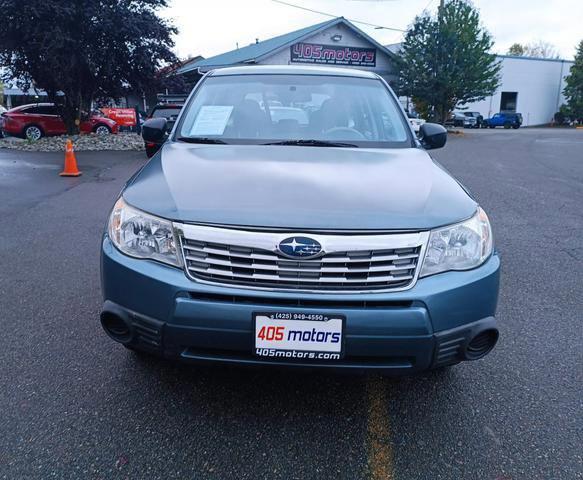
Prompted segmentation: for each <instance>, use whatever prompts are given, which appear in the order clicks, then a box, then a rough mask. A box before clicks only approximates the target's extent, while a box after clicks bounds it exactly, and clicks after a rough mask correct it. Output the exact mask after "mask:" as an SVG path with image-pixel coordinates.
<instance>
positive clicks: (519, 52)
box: [508, 43, 526, 57]
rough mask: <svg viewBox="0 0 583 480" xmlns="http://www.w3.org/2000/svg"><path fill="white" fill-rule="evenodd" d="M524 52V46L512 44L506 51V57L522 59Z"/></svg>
mask: <svg viewBox="0 0 583 480" xmlns="http://www.w3.org/2000/svg"><path fill="white" fill-rule="evenodd" d="M525 52H526V49H525V48H524V45H521V44H520V43H513V44H512V45H511V46H510V48H509V49H508V55H512V56H513V57H523V56H524V54H525Z"/></svg>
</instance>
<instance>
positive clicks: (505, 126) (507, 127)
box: [504, 122, 512, 130]
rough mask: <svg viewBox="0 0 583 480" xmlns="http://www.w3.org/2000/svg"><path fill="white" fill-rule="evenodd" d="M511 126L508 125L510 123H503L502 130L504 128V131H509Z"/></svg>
mask: <svg viewBox="0 0 583 480" xmlns="http://www.w3.org/2000/svg"><path fill="white" fill-rule="evenodd" d="M511 126H512V125H511V124H510V122H505V123H504V128H505V129H506V130H508V129H509V128H510V127H511Z"/></svg>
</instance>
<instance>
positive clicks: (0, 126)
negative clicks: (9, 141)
mask: <svg viewBox="0 0 583 480" xmlns="http://www.w3.org/2000/svg"><path fill="white" fill-rule="evenodd" d="M6 111H7V110H6V108H4V106H3V105H0V138H4V130H3V126H4V118H3V117H2V115H3V114H4V113H5V112H6Z"/></svg>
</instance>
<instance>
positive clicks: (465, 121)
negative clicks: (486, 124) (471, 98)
mask: <svg viewBox="0 0 583 480" xmlns="http://www.w3.org/2000/svg"><path fill="white" fill-rule="evenodd" d="M445 124H446V125H453V126H454V127H463V128H476V127H477V125H478V122H477V119H476V118H474V117H472V116H468V115H466V114H465V112H452V113H451V115H450V116H449V118H448V119H447V120H446V121H445Z"/></svg>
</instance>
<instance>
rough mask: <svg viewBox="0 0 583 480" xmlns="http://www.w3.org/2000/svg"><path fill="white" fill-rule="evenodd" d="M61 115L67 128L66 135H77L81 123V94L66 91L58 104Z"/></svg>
mask: <svg viewBox="0 0 583 480" xmlns="http://www.w3.org/2000/svg"><path fill="white" fill-rule="evenodd" d="M60 110H61V117H62V118H63V122H64V123H65V128H66V129H67V135H77V134H78V133H79V125H80V123H81V120H80V118H81V115H80V110H81V95H79V93H77V92H66V93H65V98H64V99H63V100H62V103H61V105H60Z"/></svg>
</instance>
